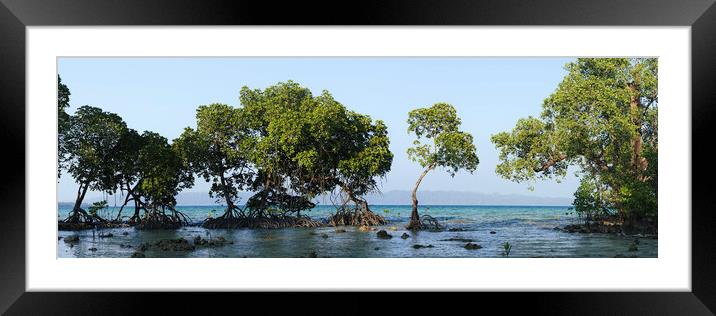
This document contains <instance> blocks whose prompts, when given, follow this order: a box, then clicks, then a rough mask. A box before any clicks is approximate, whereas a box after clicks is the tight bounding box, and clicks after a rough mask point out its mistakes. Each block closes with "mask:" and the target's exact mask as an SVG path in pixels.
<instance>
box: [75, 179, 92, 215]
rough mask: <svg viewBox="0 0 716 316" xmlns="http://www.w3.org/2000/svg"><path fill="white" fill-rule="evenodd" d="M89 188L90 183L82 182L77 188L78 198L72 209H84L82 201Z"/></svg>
mask: <svg viewBox="0 0 716 316" xmlns="http://www.w3.org/2000/svg"><path fill="white" fill-rule="evenodd" d="M87 188H89V184H88V183H82V184H80V188H79V189H78V190H77V199H76V200H75V206H74V207H73V208H72V211H75V212H76V211H79V210H82V201H83V200H84V199H85V194H86V193H87Z"/></svg>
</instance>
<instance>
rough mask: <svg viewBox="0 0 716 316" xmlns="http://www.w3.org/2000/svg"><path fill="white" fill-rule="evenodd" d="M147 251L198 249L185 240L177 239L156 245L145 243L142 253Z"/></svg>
mask: <svg viewBox="0 0 716 316" xmlns="http://www.w3.org/2000/svg"><path fill="white" fill-rule="evenodd" d="M147 249H152V250H161V251H190V250H194V249H196V247H195V246H194V245H192V244H190V243H189V241H188V240H186V239H184V238H177V239H162V240H159V241H156V242H154V243H143V244H142V245H141V246H140V247H139V250H140V251H144V250H147Z"/></svg>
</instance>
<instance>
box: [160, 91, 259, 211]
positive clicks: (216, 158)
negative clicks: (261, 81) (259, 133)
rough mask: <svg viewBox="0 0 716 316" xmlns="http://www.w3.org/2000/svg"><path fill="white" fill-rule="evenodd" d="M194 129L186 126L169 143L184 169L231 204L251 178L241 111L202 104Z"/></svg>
mask: <svg viewBox="0 0 716 316" xmlns="http://www.w3.org/2000/svg"><path fill="white" fill-rule="evenodd" d="M196 121H197V123H196V129H192V128H186V129H185V130H184V132H183V133H182V134H181V136H179V138H177V139H175V140H174V142H173V147H174V151H175V152H176V153H177V154H178V157H179V159H180V161H181V162H182V164H183V165H184V168H186V169H187V170H189V171H191V172H193V173H196V174H198V175H199V176H201V177H202V178H204V180H206V181H207V182H210V183H211V190H210V195H211V196H212V197H215V198H217V200H224V202H226V203H227V206H230V207H233V205H234V203H235V201H236V200H237V198H238V190H240V189H242V188H243V187H244V186H246V185H247V184H248V183H249V181H250V180H251V176H252V174H253V173H252V171H251V170H250V168H249V160H248V158H249V157H248V154H247V153H248V152H249V149H250V148H251V146H252V138H251V134H250V132H249V130H248V127H247V125H246V123H245V120H244V119H243V115H242V110H241V109H236V108H233V107H231V106H229V105H225V104H216V103H215V104H210V105H202V106H200V107H199V108H198V109H197V111H196Z"/></svg>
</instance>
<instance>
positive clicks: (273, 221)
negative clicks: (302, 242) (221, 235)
mask: <svg viewBox="0 0 716 316" xmlns="http://www.w3.org/2000/svg"><path fill="white" fill-rule="evenodd" d="M237 210H238V208H236V209H231V210H227V212H226V213H224V215H222V216H219V217H217V218H207V219H206V220H204V222H203V223H202V224H201V226H202V227H204V228H268V229H275V228H288V227H306V228H309V227H321V226H324V224H323V223H321V222H319V221H316V220H314V219H312V218H310V217H308V216H290V215H285V214H279V215H272V214H266V213H252V215H245V214H244V213H243V212H240V211H237Z"/></svg>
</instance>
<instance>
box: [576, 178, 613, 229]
mask: <svg viewBox="0 0 716 316" xmlns="http://www.w3.org/2000/svg"><path fill="white" fill-rule="evenodd" d="M609 195H610V192H609V187H608V186H606V185H604V184H602V183H600V182H599V181H598V180H596V179H595V178H592V177H585V178H582V180H581V182H580V184H579V187H578V188H577V191H576V192H574V202H573V205H574V211H575V212H576V213H577V215H579V216H580V218H582V219H584V220H586V221H592V220H597V219H599V218H600V217H602V216H610V215H611V212H610V208H612V207H613V205H612V204H611V203H610V202H609V199H608V196H609Z"/></svg>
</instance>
